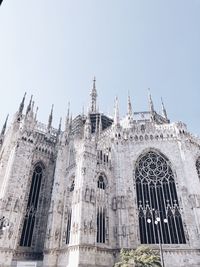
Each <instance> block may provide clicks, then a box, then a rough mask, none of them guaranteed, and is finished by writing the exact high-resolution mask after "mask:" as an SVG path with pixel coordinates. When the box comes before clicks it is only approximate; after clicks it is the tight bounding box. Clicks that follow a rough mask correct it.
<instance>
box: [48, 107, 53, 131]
mask: <svg viewBox="0 0 200 267" xmlns="http://www.w3.org/2000/svg"><path fill="white" fill-rule="evenodd" d="M52 120H53V105H52V107H51V112H50V114H49V120H48V125H47V129H48V130H50V129H51V127H52Z"/></svg>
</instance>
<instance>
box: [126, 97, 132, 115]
mask: <svg viewBox="0 0 200 267" xmlns="http://www.w3.org/2000/svg"><path fill="white" fill-rule="evenodd" d="M127 115H128V117H129V118H131V117H132V116H133V110H132V105H131V98H130V95H129V94H128V111H127Z"/></svg>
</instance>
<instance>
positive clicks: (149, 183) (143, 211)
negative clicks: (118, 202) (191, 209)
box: [135, 151, 186, 244]
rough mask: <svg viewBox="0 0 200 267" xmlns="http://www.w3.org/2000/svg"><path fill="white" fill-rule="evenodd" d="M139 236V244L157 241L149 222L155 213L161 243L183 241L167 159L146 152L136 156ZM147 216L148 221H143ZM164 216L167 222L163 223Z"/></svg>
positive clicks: (174, 189) (172, 180)
mask: <svg viewBox="0 0 200 267" xmlns="http://www.w3.org/2000/svg"><path fill="white" fill-rule="evenodd" d="M135 179H136V193H137V203H138V209H139V213H138V217H139V228H140V239H141V243H142V244H154V243H159V240H158V231H157V230H158V229H156V227H157V226H156V225H155V224H154V223H153V222H154V221H155V218H156V216H157V215H156V212H158V213H159V217H160V223H159V227H160V228H159V229H160V230H159V231H160V236H161V241H162V243H165V244H183V243H186V240H185V234H184V228H183V223H182V218H181V213H180V208H179V203H178V197H177V192H176V185H175V180H174V174H173V171H172V169H171V166H170V163H169V161H168V160H167V159H166V158H165V157H164V156H162V155H160V154H158V153H155V152H153V151H150V152H148V153H146V154H145V155H144V156H142V157H141V158H140V160H139V161H138V162H137V164H136V171H135ZM148 219H150V220H149V221H151V222H152V223H147V220H148ZM164 219H167V223H165V222H164Z"/></svg>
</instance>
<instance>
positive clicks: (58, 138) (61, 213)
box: [0, 79, 200, 267]
mask: <svg viewBox="0 0 200 267" xmlns="http://www.w3.org/2000/svg"><path fill="white" fill-rule="evenodd" d="M148 101H149V109H148V111H142V112H136V111H135V110H134V111H132V104H131V100H130V97H128V102H127V114H126V115H125V116H124V117H123V118H120V116H119V107H118V99H117V98H116V100H115V107H114V112H113V117H110V116H108V115H106V114H104V113H101V112H99V110H98V108H97V90H96V81H95V79H94V81H93V85H92V88H91V93H90V103H89V108H88V110H87V114H80V115H78V116H76V117H75V118H72V116H70V110H69V108H68V111H67V114H66V120H65V126H64V128H63V129H62V128H61V122H60V125H59V127H58V129H55V128H53V127H52V120H53V108H52V110H51V113H50V115H49V119H48V124H47V125H45V124H43V123H41V122H39V121H38V120H37V110H35V109H34V102H33V100H32V97H31V100H30V102H29V103H28V105H27V107H25V96H24V97H23V99H22V102H21V103H20V106H19V109H18V111H17V112H16V113H15V114H14V116H13V119H12V122H11V123H10V125H9V127H6V124H7V120H6V122H5V124H4V125H3V128H2V131H1V134H0V266H2V267H10V266H12V267H113V266H114V264H115V263H116V262H117V261H118V260H119V252H120V249H122V248H125V249H136V248H137V247H138V246H140V245H141V244H146V245H148V246H149V247H151V248H152V249H155V250H157V251H158V252H160V253H161V259H162V265H163V267H164V266H165V267H197V266H200V139H199V138H198V137H195V136H194V135H192V134H191V133H190V132H189V131H188V130H187V127H186V125H185V124H184V123H183V122H170V120H169V118H168V116H167V111H166V109H165V106H164V104H163V102H162V103H161V104H162V113H161V114H160V113H158V112H156V110H155V108H154V104H153V101H152V97H151V94H150V93H149V99H148Z"/></svg>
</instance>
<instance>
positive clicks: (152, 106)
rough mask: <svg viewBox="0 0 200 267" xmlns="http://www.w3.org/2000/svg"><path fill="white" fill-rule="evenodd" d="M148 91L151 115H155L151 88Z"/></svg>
mask: <svg viewBox="0 0 200 267" xmlns="http://www.w3.org/2000/svg"><path fill="white" fill-rule="evenodd" d="M148 90H149V109H150V112H151V113H154V105H153V100H152V97H151V92H150V88H149V89H148Z"/></svg>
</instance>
